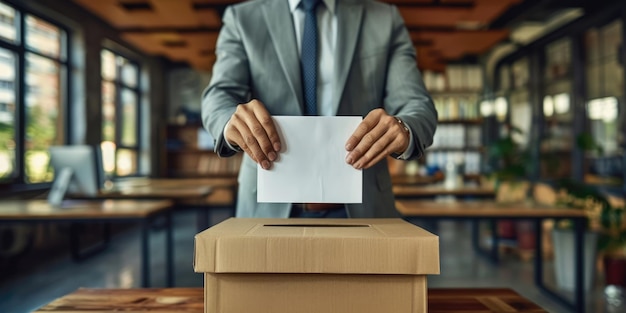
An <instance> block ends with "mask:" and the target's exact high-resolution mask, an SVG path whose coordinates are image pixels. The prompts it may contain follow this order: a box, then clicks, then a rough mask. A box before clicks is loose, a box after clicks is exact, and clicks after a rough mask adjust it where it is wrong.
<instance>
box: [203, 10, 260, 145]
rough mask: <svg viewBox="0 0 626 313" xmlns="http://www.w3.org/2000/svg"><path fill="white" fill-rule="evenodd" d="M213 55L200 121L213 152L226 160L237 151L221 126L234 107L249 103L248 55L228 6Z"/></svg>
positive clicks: (224, 123) (234, 13)
mask: <svg viewBox="0 0 626 313" xmlns="http://www.w3.org/2000/svg"><path fill="white" fill-rule="evenodd" d="M215 53H216V56H217V60H216V62H215V65H214V66H213V76H212V78H211V82H210V83H209V86H208V87H207V88H206V90H205V91H204V92H203V95H202V122H203V125H204V127H205V128H206V129H207V130H208V131H209V132H210V133H211V135H212V136H213V138H215V152H216V153H217V154H218V155H219V156H221V157H226V156H231V155H234V154H235V153H236V151H234V150H232V149H230V148H229V147H228V145H227V144H226V141H225V139H224V126H226V123H227V122H228V120H229V119H230V117H231V116H232V115H233V113H234V112H235V109H236V108H237V105H238V104H240V103H246V102H248V101H249V94H250V87H249V81H250V71H249V66H248V56H247V54H246V51H245V48H244V46H243V44H242V40H241V36H240V32H239V29H238V21H237V16H236V11H235V9H234V8H233V7H228V8H227V9H226V11H225V12H224V17H223V26H222V29H221V30H220V34H219V37H218V41H217V45H216V50H215Z"/></svg>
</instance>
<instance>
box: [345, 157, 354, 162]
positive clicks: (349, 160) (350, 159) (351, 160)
mask: <svg viewBox="0 0 626 313" xmlns="http://www.w3.org/2000/svg"><path fill="white" fill-rule="evenodd" d="M352 162H354V160H353V159H352V156H350V155H349V156H347V157H346V163H348V164H352Z"/></svg>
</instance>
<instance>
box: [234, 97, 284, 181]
mask: <svg viewBox="0 0 626 313" xmlns="http://www.w3.org/2000/svg"><path fill="white" fill-rule="evenodd" d="M224 138H225V139H226V140H227V141H228V143H230V144H231V145H232V146H238V147H239V148H241V149H242V150H243V151H245V152H246V153H247V154H248V155H249V156H250V157H251V158H252V159H253V160H254V161H255V162H257V163H258V164H261V167H262V168H264V169H266V170H267V169H270V167H271V166H272V162H274V161H275V160H276V159H277V158H278V152H279V151H280V138H279V137H278V132H277V131H276V128H275V127H274V122H273V121H272V117H271V115H270V114H269V112H268V111H267V109H265V106H264V105H263V103H261V101H258V100H252V101H250V102H248V103H244V104H240V105H238V106H237V110H236V111H235V114H233V116H231V117H230V120H229V121H228V124H227V127H226V129H224Z"/></svg>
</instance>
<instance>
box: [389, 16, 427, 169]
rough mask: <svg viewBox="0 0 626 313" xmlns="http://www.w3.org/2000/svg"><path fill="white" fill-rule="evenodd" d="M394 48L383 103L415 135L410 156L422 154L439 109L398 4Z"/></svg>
mask: <svg viewBox="0 0 626 313" xmlns="http://www.w3.org/2000/svg"><path fill="white" fill-rule="evenodd" d="M392 10H393V13H392V14H393V15H394V18H393V24H394V25H393V27H392V34H391V41H390V42H391V49H390V55H389V64H388V67H387V69H388V70H387V80H386V85H385V98H384V106H385V110H386V111H387V113H389V114H391V115H396V116H398V117H399V118H401V119H402V121H404V123H405V124H406V125H407V126H408V127H409V128H410V129H411V132H412V134H413V145H414V147H415V149H414V150H413V152H412V153H411V156H410V157H409V158H410V159H415V158H418V157H421V156H422V155H423V154H424V149H426V148H427V147H428V146H430V145H431V144H432V142H433V136H434V134H435V129H436V128H437V111H436V110H435V106H434V104H433V101H432V99H431V98H430V96H429V95H428V92H427V91H426V87H425V86H424V82H423V80H422V76H421V74H420V72H419V70H418V69H417V66H416V61H415V60H416V56H415V49H414V48H413V44H412V42H411V39H410V37H409V34H408V31H407V29H406V27H405V25H404V21H403V20H402V17H401V16H400V14H399V13H398V10H397V8H396V7H395V6H392Z"/></svg>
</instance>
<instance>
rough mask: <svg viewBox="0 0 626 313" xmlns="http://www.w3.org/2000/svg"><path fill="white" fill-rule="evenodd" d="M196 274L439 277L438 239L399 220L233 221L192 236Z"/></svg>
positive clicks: (235, 219)
mask: <svg viewBox="0 0 626 313" xmlns="http://www.w3.org/2000/svg"><path fill="white" fill-rule="evenodd" d="M194 269H195V271H196V272H205V273H334V274H350V273H354V274H410V275H423V274H439V239H438V237H437V236H435V235H433V234H431V233H429V232H427V231H425V230H423V229H421V228H419V227H417V226H415V225H412V224H410V223H407V222H405V221H403V220H401V219H242V218H232V219H228V220H226V221H224V222H222V223H220V224H218V225H216V226H213V227H211V228H209V229H207V230H206V231H204V232H202V233H199V234H197V235H196V237H195V258H194Z"/></svg>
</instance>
